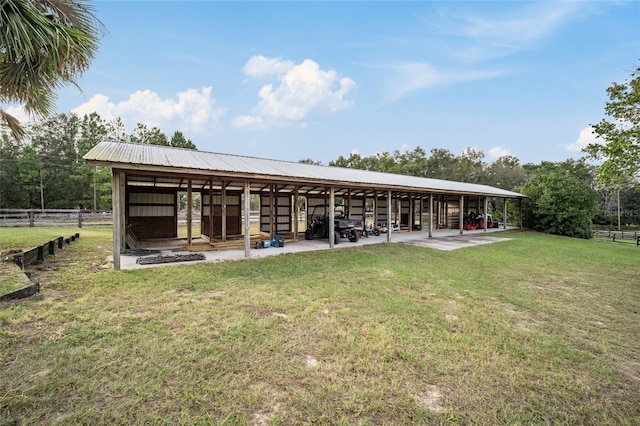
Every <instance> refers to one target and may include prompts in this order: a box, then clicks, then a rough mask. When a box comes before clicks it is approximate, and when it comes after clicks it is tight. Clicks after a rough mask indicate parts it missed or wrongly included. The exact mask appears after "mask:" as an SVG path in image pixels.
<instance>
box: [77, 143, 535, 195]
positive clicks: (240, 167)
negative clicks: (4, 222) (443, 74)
mask: <svg viewBox="0 0 640 426" xmlns="http://www.w3.org/2000/svg"><path fill="white" fill-rule="evenodd" d="M84 159H85V160H87V161H89V162H91V163H95V164H98V165H104V166H108V167H113V168H119V169H123V170H131V169H133V170H136V171H137V172H140V171H142V170H148V171H163V170H164V171H167V172H172V173H176V172H177V173H185V174H198V175H202V174H206V175H210V174H212V173H218V174H225V175H230V176H236V177H239V178H251V179H262V180H269V179H274V178H277V179H278V180H287V179H290V180H292V181H295V182H302V183H309V184H323V185H353V186H366V187H370V188H375V189H391V190H404V191H416V192H420V191H423V192H439V193H455V194H469V195H487V196H495V197H507V198H522V197H524V196H523V195H522V194H519V193H517V192H512V191H506V190H503V189H500V188H494V187H491V186H488V185H477V184H472V183H463V182H454V181H448V180H441V179H429V178H421V177H415V176H405V175H398V174H392V173H381V172H372V171H367V170H358V169H347V168H341V167H328V166H316V165H311V164H303V163H296V162H292V161H281V160H269V159H264V158H254V157H245V156H239V155H230V154H220V153H213V152H203V151H195V150H189V149H179V148H171V147H164V146H158V145H145V144H135V143H127V142H114V141H103V142H100V143H99V144H98V145H96V146H95V147H94V148H93V149H92V150H91V151H89V152H88V153H87V154H86V155H85V156H84Z"/></svg>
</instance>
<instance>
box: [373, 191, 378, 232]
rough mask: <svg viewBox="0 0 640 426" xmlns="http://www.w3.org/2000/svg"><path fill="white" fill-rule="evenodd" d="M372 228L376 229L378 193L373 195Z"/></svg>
mask: <svg viewBox="0 0 640 426" xmlns="http://www.w3.org/2000/svg"><path fill="white" fill-rule="evenodd" d="M373 227H374V228H377V227H378V191H374V193H373Z"/></svg>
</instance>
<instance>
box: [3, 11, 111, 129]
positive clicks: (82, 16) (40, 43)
mask: <svg viewBox="0 0 640 426" xmlns="http://www.w3.org/2000/svg"><path fill="white" fill-rule="evenodd" d="M104 33H105V28H104V25H103V24H102V23H101V22H100V21H99V20H98V19H97V18H96V16H95V15H94V13H93V7H92V6H90V5H88V4H86V2H85V1H84V0H0V102H6V103H19V104H22V105H23V107H24V109H25V111H26V112H27V113H29V114H35V115H39V116H43V117H44V116H47V115H50V114H51V113H52V112H53V111H54V108H55V105H54V101H55V93H54V91H55V89H57V88H59V87H61V86H64V85H67V84H73V85H75V86H76V87H78V84H77V83H76V77H77V76H79V75H80V74H82V72H84V71H85V70H86V69H87V68H88V67H89V64H90V62H91V60H92V59H93V57H94V54H95V52H96V51H97V48H98V41H99V38H100V36H102V35H104ZM3 123H4V124H5V125H6V126H7V127H9V129H10V130H11V133H12V134H13V136H14V137H15V138H16V139H20V138H21V137H22V136H23V135H24V129H23V128H22V126H21V125H20V123H19V121H18V120H17V119H16V118H15V117H13V116H12V115H11V114H9V113H7V112H6V111H5V110H4V109H2V108H1V107H0V124H3Z"/></svg>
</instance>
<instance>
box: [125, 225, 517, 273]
mask: <svg viewBox="0 0 640 426" xmlns="http://www.w3.org/2000/svg"><path fill="white" fill-rule="evenodd" d="M515 229H519V228H515V227H507V231H509V230H515ZM504 231H505V230H504V229H503V228H497V229H487V230H486V231H484V230H476V231H464V233H463V234H462V235H461V234H460V230H459V229H438V230H434V231H433V233H432V235H433V237H431V238H429V233H428V231H412V232H408V231H400V232H393V233H392V234H391V241H392V243H402V244H412V245H417V246H421V247H428V248H433V249H437V250H447V251H450V250H456V249H459V248H464V247H471V246H476V245H481V244H490V243H495V242H500V241H507V240H509V238H503V237H499V236H498V234H499V233H500V232H504ZM300 236H301V237H302V239H300V240H298V241H296V242H293V243H287V244H285V246H284V247H269V248H264V249H256V248H253V247H252V248H251V250H250V257H245V255H244V249H242V250H224V251H197V252H187V251H174V250H171V249H165V250H160V255H163V256H167V255H176V254H193V253H201V254H203V255H204V256H205V260H196V261H190V262H172V263H161V264H154V265H138V264H137V263H136V260H137V259H138V256H124V255H123V256H120V269H122V270H129V269H140V268H154V267H159V266H167V265H180V264H185V263H189V264H191V263H202V262H222V261H229V260H242V259H257V258H262V257H269V256H278V255H281V254H286V253H301V252H305V251H318V250H329V243H328V241H327V240H325V239H322V240H311V241H307V240H305V239H304V236H303V235H300ZM385 242H387V234H380V235H379V236H377V237H376V236H371V237H369V238H360V239H359V240H358V242H356V243H351V242H349V240H347V239H342V240H341V241H340V243H339V244H337V245H334V248H335V249H343V248H349V247H354V246H358V245H367V244H380V243H385ZM154 255H155V256H157V255H158V253H155V254H154Z"/></svg>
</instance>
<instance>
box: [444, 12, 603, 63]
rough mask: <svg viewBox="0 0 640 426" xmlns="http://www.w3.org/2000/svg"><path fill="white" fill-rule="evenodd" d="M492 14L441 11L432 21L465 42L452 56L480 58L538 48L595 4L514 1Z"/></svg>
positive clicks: (453, 51) (470, 58) (469, 58)
mask: <svg viewBox="0 0 640 426" xmlns="http://www.w3.org/2000/svg"><path fill="white" fill-rule="evenodd" d="M512 5H513V7H503V8H501V9H502V10H500V11H499V12H495V11H494V12H492V13H491V15H490V16H489V15H486V14H485V15H481V14H470V13H466V14H461V13H458V12H457V11H456V13H447V12H445V13H441V14H440V16H441V18H442V21H441V22H438V23H434V24H432V25H433V26H434V27H437V28H438V29H439V30H440V31H441V32H442V33H444V34H447V35H453V36H459V37H461V38H462V40H464V41H465V42H464V43H463V44H462V45H458V46H456V48H455V49H451V50H450V52H451V55H452V56H453V57H456V58H459V59H463V60H467V61H481V60H486V59H493V58H497V57H502V56H506V55H511V54H514V53H517V52H520V51H522V50H528V49H531V48H535V47H536V46H537V44H539V43H540V42H542V41H543V40H545V39H548V38H550V37H551V36H552V35H553V34H554V33H555V32H557V31H558V30H559V29H560V28H562V27H563V26H564V25H566V24H567V23H569V22H571V21H573V20H576V19H580V18H581V16H582V15H583V14H585V13H591V9H592V8H593V7H592V6H591V5H589V4H587V3H584V2H538V3H524V2H522V3H513V4H512ZM581 12H582V13H581Z"/></svg>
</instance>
